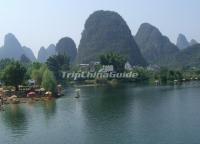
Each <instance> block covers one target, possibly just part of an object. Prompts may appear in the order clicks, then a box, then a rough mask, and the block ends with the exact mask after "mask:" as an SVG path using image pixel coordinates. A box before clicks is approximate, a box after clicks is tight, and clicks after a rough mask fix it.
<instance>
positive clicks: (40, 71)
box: [31, 65, 48, 85]
mask: <svg viewBox="0 0 200 144" xmlns="http://www.w3.org/2000/svg"><path fill="white" fill-rule="evenodd" d="M47 69H48V68H47V66H46V65H41V66H40V67H37V68H36V67H35V68H33V69H32V72H31V78H32V79H34V80H35V81H36V83H37V85H41V83H42V78H43V75H44V72H45V71H46V70H47Z"/></svg>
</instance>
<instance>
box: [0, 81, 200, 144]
mask: <svg viewBox="0 0 200 144" xmlns="http://www.w3.org/2000/svg"><path fill="white" fill-rule="evenodd" d="M75 89H76V88H73V87H71V88H66V91H65V96H64V97H62V98H60V99H57V100H55V101H50V102H37V103H34V104H20V105H8V106H6V108H5V111H4V112H0V144H198V143H200V83H198V82H193V83H187V84H183V85H180V86H158V87H157V86H135V85H132V84H126V85H120V86H96V87H95V86H88V87H86V86H85V87H84V86H83V87H80V90H81V91H80V93H81V97H80V98H79V99H75V98H74V97H75V95H76V92H75Z"/></svg>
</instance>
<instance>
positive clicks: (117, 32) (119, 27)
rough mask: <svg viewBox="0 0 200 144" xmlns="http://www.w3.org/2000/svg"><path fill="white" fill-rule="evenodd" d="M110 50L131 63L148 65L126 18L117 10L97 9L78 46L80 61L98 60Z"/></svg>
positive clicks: (90, 17)
mask: <svg viewBox="0 0 200 144" xmlns="http://www.w3.org/2000/svg"><path fill="white" fill-rule="evenodd" d="M109 52H115V53H119V54H121V55H123V56H124V57H126V58H127V59H128V61H129V62H130V64H131V65H140V66H145V65H146V61H145V60H144V58H143V56H142V55H141V53H140V50H139V48H138V46H137V44H136V42H135V40H134V38H133V36H132V34H131V31H130V29H129V27H128V25H127V24H126V22H125V21H124V19H123V18H122V17H121V16H120V15H119V14H118V13H116V12H112V11H96V12H94V13H93V14H91V15H90V16H89V18H88V19H87V21H86V23H85V27H84V30H83V32H82V38H81V41H80V45H79V48H78V62H79V63H89V62H90V61H97V60H99V56H100V55H102V54H106V53H109Z"/></svg>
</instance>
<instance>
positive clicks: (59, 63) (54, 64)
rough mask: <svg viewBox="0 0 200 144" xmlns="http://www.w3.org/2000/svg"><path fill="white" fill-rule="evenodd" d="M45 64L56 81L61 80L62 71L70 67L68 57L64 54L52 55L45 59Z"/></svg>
mask: <svg viewBox="0 0 200 144" xmlns="http://www.w3.org/2000/svg"><path fill="white" fill-rule="evenodd" d="M46 64H47V67H48V69H49V70H50V71H52V72H53V74H54V76H55V78H56V80H57V81H61V80H62V71H67V70H69V67H70V63H69V58H68V57H67V56H66V55H54V56H52V57H50V58H48V59H47V62H46Z"/></svg>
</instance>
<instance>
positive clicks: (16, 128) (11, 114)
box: [2, 105, 28, 136]
mask: <svg viewBox="0 0 200 144" xmlns="http://www.w3.org/2000/svg"><path fill="white" fill-rule="evenodd" d="M2 119H3V122H4V123H5V126H6V127H7V128H8V129H10V130H11V131H12V133H13V134H14V135H17V136H19V135H20V136H23V135H24V134H25V133H26V131H27V129H28V115H27V112H26V110H25V109H24V108H23V107H22V106H20V105H9V106H7V107H6V111H5V112H3V113H2Z"/></svg>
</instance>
